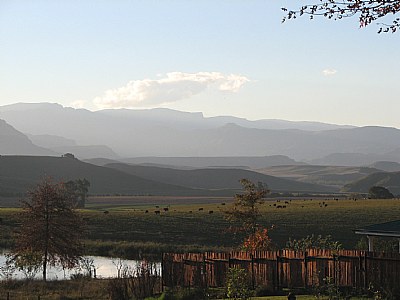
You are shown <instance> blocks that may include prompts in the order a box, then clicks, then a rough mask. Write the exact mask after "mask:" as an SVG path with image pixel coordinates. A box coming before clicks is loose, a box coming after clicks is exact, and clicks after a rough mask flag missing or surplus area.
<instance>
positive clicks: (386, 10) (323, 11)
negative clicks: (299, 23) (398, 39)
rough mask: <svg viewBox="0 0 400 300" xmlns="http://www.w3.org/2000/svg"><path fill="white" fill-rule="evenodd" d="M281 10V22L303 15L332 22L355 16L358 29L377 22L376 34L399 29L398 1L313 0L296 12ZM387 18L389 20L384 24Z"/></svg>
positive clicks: (399, 5)
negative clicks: (323, 18) (320, 17)
mask: <svg viewBox="0 0 400 300" xmlns="http://www.w3.org/2000/svg"><path fill="white" fill-rule="evenodd" d="M282 10H283V11H285V12H287V15H286V16H285V17H284V18H283V22H285V21H286V20H289V19H296V18H297V17H298V16H304V15H308V16H310V18H311V19H313V18H314V16H322V17H325V18H328V19H333V20H340V19H343V18H348V17H353V16H356V17H358V19H359V23H360V27H365V26H368V25H369V24H371V23H373V22H375V21H376V22H378V23H379V24H380V25H381V26H380V28H379V31H378V33H381V32H393V33H394V32H396V31H397V30H398V29H399V28H400V17H398V16H399V13H400V0H319V1H317V0H314V3H312V4H310V5H303V6H302V7H300V8H299V9H296V10H289V9H287V8H282ZM396 16H397V17H396ZM388 18H391V20H390V21H389V23H386V20H387V19H388ZM381 20H383V21H381Z"/></svg>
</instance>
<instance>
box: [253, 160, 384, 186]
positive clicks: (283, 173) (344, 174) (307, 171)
mask: <svg viewBox="0 0 400 300" xmlns="http://www.w3.org/2000/svg"><path fill="white" fill-rule="evenodd" d="M257 172H260V173H263V174H267V175H271V176H276V177H280V178H286V179H291V180H296V181H301V182H308V183H313V184H322V185H329V186H334V187H337V188H341V187H342V186H343V185H345V184H348V183H351V182H353V181H355V180H358V179H361V178H363V177H365V176H367V175H369V174H372V173H375V172H380V170H378V169H375V168H367V167H345V166H315V165H302V166H298V165H297V166H272V167H268V168H262V169H257Z"/></svg>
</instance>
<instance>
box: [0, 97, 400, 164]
mask: <svg viewBox="0 0 400 300" xmlns="http://www.w3.org/2000/svg"><path fill="white" fill-rule="evenodd" d="M0 118H3V119H5V120H6V121H7V122H8V123H9V124H11V125H12V126H14V127H15V128H16V129H17V130H19V131H21V132H24V133H29V134H33V135H56V136H61V137H63V138H65V139H70V140H74V141H76V143H77V145H104V146H106V147H108V148H110V149H112V151H113V152H115V154H116V155H117V156H120V157H148V156H159V157H201V156H203V157H222V156H236V157H238V156H271V155H284V156H288V157H290V158H292V159H294V160H296V161H305V162H311V163H313V164H336V163H330V162H329V160H328V159H327V157H329V156H330V155H333V154H335V153H339V154H340V153H349V154H351V155H354V154H357V153H359V154H360V155H364V156H365V158H366V159H365V160H363V161H362V162H363V163H364V164H365V165H369V164H372V163H374V162H375V161H376V158H379V160H389V161H396V162H400V150H399V149H400V130H398V129H396V128H387V127H378V126H366V127H352V126H340V125H334V124H323V123H318V122H290V121H282V120H259V121H249V120H246V119H241V118H235V117H229V116H225V117H212V118H205V117H204V116H203V115H202V114H201V113H187V112H179V111H173V110H169V109H151V110H128V109H118V110H102V111H96V112H91V111H88V110H84V109H73V108H66V107H62V106H61V105H59V104H49V103H39V104H24V103H19V104H13V105H7V106H1V107H0ZM86 157H88V156H86ZM108 158H113V157H108ZM391 158H393V159H391ZM354 161H355V160H354V159H353V160H352V159H350V160H348V161H347V163H349V164H351V163H352V162H354ZM237 165H240V164H237Z"/></svg>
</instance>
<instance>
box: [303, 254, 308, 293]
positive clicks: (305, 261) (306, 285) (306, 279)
mask: <svg viewBox="0 0 400 300" xmlns="http://www.w3.org/2000/svg"><path fill="white" fill-rule="evenodd" d="M307 255H308V252H307V251H305V252H304V288H305V289H307V288H308V270H307Z"/></svg>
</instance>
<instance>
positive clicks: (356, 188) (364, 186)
mask: <svg viewBox="0 0 400 300" xmlns="http://www.w3.org/2000/svg"><path fill="white" fill-rule="evenodd" d="M372 186H383V187H386V188H387V189H389V190H390V191H391V192H392V193H393V194H394V195H400V172H378V173H374V174H371V175H368V176H366V177H364V178H362V179H360V180H357V181H355V182H352V183H350V184H347V185H345V186H344V188H343V191H345V192H357V193H367V192H368V190H369V188H370V187H372Z"/></svg>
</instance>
